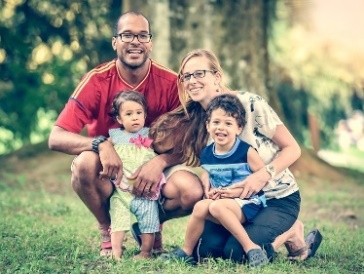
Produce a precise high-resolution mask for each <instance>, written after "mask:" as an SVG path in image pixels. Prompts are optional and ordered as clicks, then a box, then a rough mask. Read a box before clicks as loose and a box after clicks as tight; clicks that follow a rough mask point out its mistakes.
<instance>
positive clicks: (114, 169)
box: [99, 141, 123, 186]
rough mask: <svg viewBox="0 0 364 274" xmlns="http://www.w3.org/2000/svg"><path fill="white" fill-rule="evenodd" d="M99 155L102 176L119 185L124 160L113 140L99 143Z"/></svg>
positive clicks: (100, 174)
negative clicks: (115, 147) (116, 149)
mask: <svg viewBox="0 0 364 274" xmlns="http://www.w3.org/2000/svg"><path fill="white" fill-rule="evenodd" d="M99 156H100V162H101V165H102V171H100V173H99V176H100V178H101V179H102V180H104V179H107V180H111V181H112V182H113V183H114V184H115V185H116V186H119V185H120V183H121V179H122V177H123V162H122V161H121V159H120V157H119V155H118V154H117V153H116V151H115V149H114V147H113V145H112V143H111V142H109V141H105V142H102V143H101V144H100V145H99Z"/></svg>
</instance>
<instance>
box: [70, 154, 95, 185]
mask: <svg viewBox="0 0 364 274" xmlns="http://www.w3.org/2000/svg"><path fill="white" fill-rule="evenodd" d="M99 169H100V160H99V158H98V156H97V155H96V154H95V153H93V152H83V153H81V154H80V155H79V156H77V157H76V158H75V159H74V160H73V163H72V167H71V170H72V179H71V181H72V186H73V188H82V187H85V186H90V185H94V184H95V181H96V180H97V179H98V178H97V173H98V170H99Z"/></svg>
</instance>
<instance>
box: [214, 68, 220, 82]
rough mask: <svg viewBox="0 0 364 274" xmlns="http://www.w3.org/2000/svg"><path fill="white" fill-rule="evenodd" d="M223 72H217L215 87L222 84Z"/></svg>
mask: <svg viewBox="0 0 364 274" xmlns="http://www.w3.org/2000/svg"><path fill="white" fill-rule="evenodd" d="M221 76H222V75H221V72H219V71H217V72H216V73H215V82H214V84H215V85H218V84H220V82H221Z"/></svg>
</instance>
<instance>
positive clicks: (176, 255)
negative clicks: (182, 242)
mask: <svg viewBox="0 0 364 274" xmlns="http://www.w3.org/2000/svg"><path fill="white" fill-rule="evenodd" d="M160 258H161V259H162V260H164V261H170V260H182V261H183V262H184V263H186V264H189V265H195V264H197V262H196V261H195V259H194V258H193V257H192V256H189V255H187V254H186V252H184V251H183V250H182V249H181V248H177V249H175V250H173V251H171V252H169V253H165V254H162V255H161V256H160Z"/></svg>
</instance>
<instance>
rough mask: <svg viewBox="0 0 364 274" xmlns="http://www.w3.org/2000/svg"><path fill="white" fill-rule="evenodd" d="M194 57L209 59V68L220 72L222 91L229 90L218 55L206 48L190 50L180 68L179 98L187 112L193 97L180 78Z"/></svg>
mask: <svg viewBox="0 0 364 274" xmlns="http://www.w3.org/2000/svg"><path fill="white" fill-rule="evenodd" d="M194 57H205V58H206V59H207V60H208V61H209V66H210V67H209V69H211V70H213V71H215V73H218V74H220V77H221V81H220V83H219V88H220V89H221V91H222V92H225V91H228V90H229V87H228V86H227V85H226V83H225V82H224V77H223V75H224V72H223V70H222V68H221V66H220V63H219V60H218V59H217V57H216V55H215V54H214V53H213V52H212V51H209V50H206V49H195V50H193V51H190V52H189V53H187V55H186V56H185V57H184V58H183V59H182V61H181V65H180V68H179V71H178V96H179V100H180V102H181V104H182V106H183V108H184V109H185V111H186V112H187V109H186V104H187V102H189V101H190V100H191V99H190V97H189V96H188V94H187V91H186V90H185V89H184V85H183V82H182V81H181V80H180V79H181V76H182V71H183V69H184V67H185V65H186V63H187V62H188V61H189V60H191V59H192V58H194Z"/></svg>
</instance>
